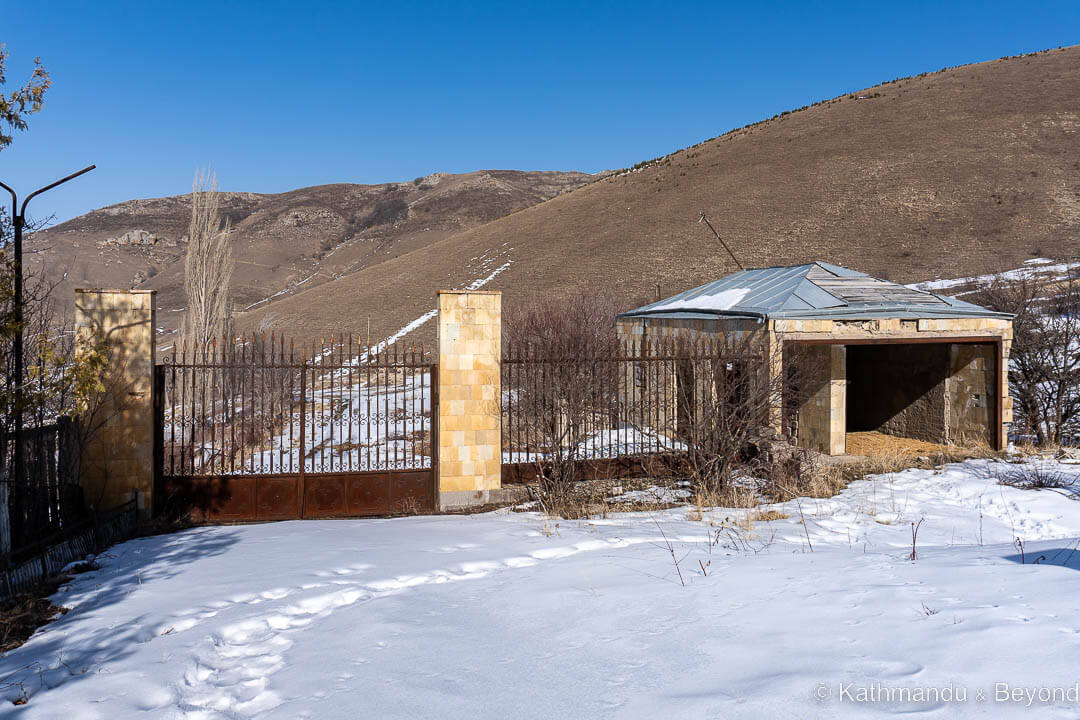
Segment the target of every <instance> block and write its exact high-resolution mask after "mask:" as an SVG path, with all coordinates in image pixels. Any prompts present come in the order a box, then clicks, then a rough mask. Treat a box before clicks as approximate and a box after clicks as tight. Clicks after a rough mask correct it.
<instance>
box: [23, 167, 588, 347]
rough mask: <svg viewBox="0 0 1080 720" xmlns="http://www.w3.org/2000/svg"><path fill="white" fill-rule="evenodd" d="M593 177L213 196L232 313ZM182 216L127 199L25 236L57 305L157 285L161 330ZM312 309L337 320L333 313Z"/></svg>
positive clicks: (424, 181)
mask: <svg viewBox="0 0 1080 720" xmlns="http://www.w3.org/2000/svg"><path fill="white" fill-rule="evenodd" d="M594 179H595V177H594V176H591V175H587V174H584V173H575V172H569V173H563V172H519V171H514V170H489V171H479V172H472V173H468V174H464V175H447V174H442V173H436V174H433V175H429V176H427V177H425V178H417V179H416V180H415V181H413V182H408V183H385V184H382V185H351V184H338V185H321V186H317V187H310V188H303V189H300V190H294V191H292V192H286V193H280V194H275V195H259V194H255V193H231V192H230V193H223V199H222V210H223V214H225V215H226V216H227V217H228V219H229V220H230V222H231V225H232V228H233V231H232V239H233V257H234V259H235V261H236V269H235V272H234V276H233V286H232V289H233V301H234V306H235V307H236V309H238V310H243V309H245V308H249V307H251V306H253V305H254V306H255V307H258V308H262V309H266V308H272V307H273V306H274V305H275V303H276V302H279V301H280V300H281V299H282V298H286V297H288V296H289V295H290V294H291V293H293V292H295V291H296V290H298V289H306V288H313V287H317V286H319V285H320V284H323V283H326V282H328V281H331V280H334V279H335V278H340V277H343V276H347V275H348V274H349V273H353V272H356V271H358V270H362V269H364V268H374V267H377V266H378V265H380V264H381V263H384V262H386V261H387V260H391V259H393V258H395V257H397V256H399V255H405V254H408V253H410V252H412V251H415V250H417V249H420V248H423V247H425V246H427V245H429V244H431V243H433V242H438V241H439V240H442V239H445V238H447V237H450V236H452V235H454V234H455V233H459V232H461V231H463V230H467V229H469V228H473V227H476V226H478V225H482V224H484V223H486V222H490V221H491V220H495V219H497V218H499V217H502V216H504V215H507V214H509V213H512V212H515V211H517V210H520V209H522V208H526V207H529V206H531V205H535V204H536V203H539V202H543V201H544V200H547V199H549V198H551V197H554V196H556V195H559V194H560V193H563V192H566V191H568V190H572V189H574V188H576V187H579V186H580V185H582V184H584V183H586V182H591V181H592V180H594ZM190 212H191V206H190V199H189V197H188V196H185V195H180V196H175V197H166V198H155V199H150V200H131V201H128V202H124V203H120V204H118V205H111V206H109V207H105V208H102V209H100V210H95V211H93V212H90V213H87V214H86V215H82V216H80V217H78V218H75V219H73V220H70V221H68V222H65V223H62V224H60V225H57V226H56V227H54V228H50V229H49V230H47V231H43V232H40V233H37V234H35V235H34V236H33V238H32V239H31V241H30V242H29V243H28V247H29V248H30V249H31V250H33V251H35V253H36V255H35V257H36V258H37V259H39V260H43V261H44V262H45V264H46V267H47V268H48V269H49V271H50V272H51V273H52V274H53V277H55V278H60V277H64V276H65V275H66V279H65V281H64V282H63V284H62V285H61V287H60V288H59V289H58V293H59V294H58V296H59V297H62V298H70V297H72V294H71V290H72V288H74V287H119V288H126V287H144V288H155V289H157V290H158V291H159V303H158V307H159V309H160V312H159V317H158V320H159V325H160V326H161V327H163V328H164V329H166V330H172V329H174V328H175V326H176V322H177V320H178V318H179V312H178V309H180V308H182V307H183V306H184V296H183V267H184V263H183V257H184V251H185V244H186V239H185V238H186V236H185V233H186V231H187V223H188V219H189V216H190ZM136 231H145V232H146V233H152V234H153V235H154V237H153V238H147V237H146V236H145V235H144V236H142V239H143V240H144V241H149V242H144V244H138V243H137V241H138V240H139V239H140V237H139V235H138V234H137V232H136ZM31 262H32V263H33V262H34V261H33V260H32V261H31ZM268 298H269V299H268ZM322 311H323V312H327V313H329V314H330V315H333V316H335V317H341V316H340V315H338V314H337V312H336V307H335V306H329V307H327V308H323V310H322ZM164 339H166V338H163V340H164ZM166 342H167V340H166Z"/></svg>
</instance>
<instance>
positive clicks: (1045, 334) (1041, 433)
mask: <svg viewBox="0 0 1080 720" xmlns="http://www.w3.org/2000/svg"><path fill="white" fill-rule="evenodd" d="M1077 271H1078V266H1076V265H1069V266H1068V267H1067V269H1066V274H1065V277H1063V278H1061V277H1050V276H1037V275H1035V274H1034V273H1023V274H1021V275H1020V276H1019V277H1016V276H1015V274H1013V275H1008V276H1007V275H1005V274H999V275H997V276H996V277H994V278H993V279H992V280H991V281H990V282H989V283H987V284H986V285H985V286H984V287H983V288H981V289H980V290H979V291H978V293H977V298H976V299H977V301H978V302H981V303H982V304H984V305H986V306H987V307H990V308H992V309H994V310H998V311H1001V312H1007V313H1012V314H1013V315H1015V319H1014V320H1013V341H1012V346H1011V351H1010V356H1009V390H1010V393H1011V395H1012V397H1013V401H1014V403H1013V417H1014V419H1013V427H1014V429H1016V430H1018V431H1019V432H1020V434H1022V435H1026V436H1028V437H1031V438H1033V439H1034V440H1035V442H1036V443H1037V444H1038V445H1045V444H1048V443H1049V444H1055V445H1057V444H1061V443H1062V441H1063V440H1068V439H1072V438H1075V437H1076V436H1077V435H1078V434H1080V352H1077V348H1078V347H1080V278H1078V277H1077Z"/></svg>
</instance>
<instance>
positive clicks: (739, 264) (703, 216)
mask: <svg viewBox="0 0 1080 720" xmlns="http://www.w3.org/2000/svg"><path fill="white" fill-rule="evenodd" d="M698 222H704V223H705V224H706V225H708V226H709V229H710V230H712V234H713V235H715V236H716V239H717V240H719V241H720V244H721V245H723V246H724V249H725V250H727V252H728V255H730V256H731V259H732V260H734V261H735V264H736V265H738V266H739V269H740V270H745V269H746V268H744V267H743V266H742V263H741V262H739V258H737V257H735V253H733V252H731V248H729V247H728V245H727V243H726V242H724V239H723V238H722V237H720V233H718V232H716V228H714V227H713V226H712V223H711V222H709V218H707V217H705V211H704V210H702V211H701V217H699V218H698Z"/></svg>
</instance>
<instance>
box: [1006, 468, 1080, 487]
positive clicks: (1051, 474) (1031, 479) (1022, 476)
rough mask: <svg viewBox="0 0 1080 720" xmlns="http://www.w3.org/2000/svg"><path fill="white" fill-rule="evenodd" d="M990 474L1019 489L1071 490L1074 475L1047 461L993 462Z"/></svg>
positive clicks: (1074, 482)
mask: <svg viewBox="0 0 1080 720" xmlns="http://www.w3.org/2000/svg"><path fill="white" fill-rule="evenodd" d="M989 467H990V472H991V476H992V477H993V478H994V479H995V480H997V482H999V483H1000V484H1002V485H1008V486H1009V487H1014V488H1020V489H1021V490H1044V489H1050V490H1071V489H1073V488H1075V487H1076V477H1075V476H1073V475H1070V474H1069V473H1065V472H1062V471H1061V470H1059V469H1057V468H1055V467H1054V466H1053V465H1050V464H1048V463H1021V464H1013V463H993V464H991V465H990V466H989Z"/></svg>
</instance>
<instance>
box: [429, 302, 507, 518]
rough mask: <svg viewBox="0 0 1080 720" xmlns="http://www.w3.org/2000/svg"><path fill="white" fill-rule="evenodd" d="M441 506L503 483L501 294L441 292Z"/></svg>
mask: <svg viewBox="0 0 1080 720" xmlns="http://www.w3.org/2000/svg"><path fill="white" fill-rule="evenodd" d="M438 320H439V329H438V333H439V407H438V423H439V424H438V441H439V458H438V460H439V462H438V478H437V482H438V485H439V507H440V509H444V510H445V509H448V508H453V507H460V506H463V505H473V504H483V503H486V502H489V501H490V500H491V499H492V494H493V491H498V490H499V489H500V488H501V487H502V409H501V397H502V394H501V381H502V378H501V374H500V368H501V360H502V294H501V293H499V292H497V291H495V292H492V291H475V290H450V291H443V292H440V293H439V314H438Z"/></svg>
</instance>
